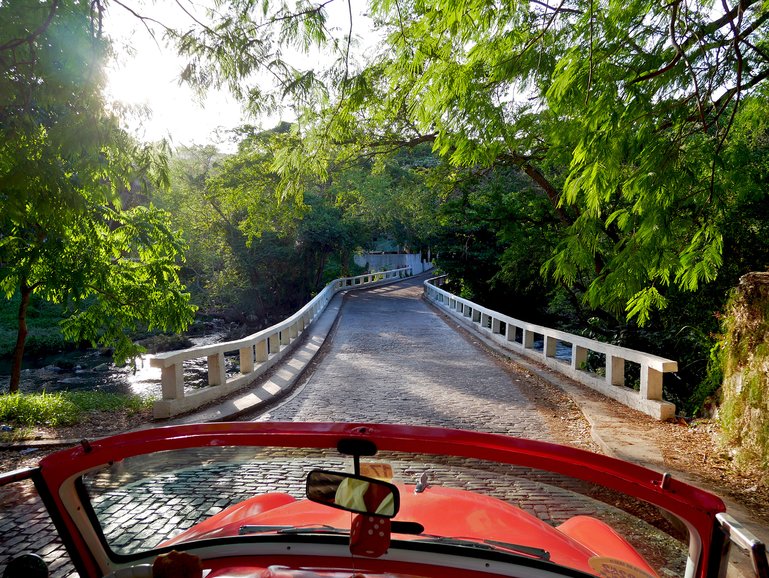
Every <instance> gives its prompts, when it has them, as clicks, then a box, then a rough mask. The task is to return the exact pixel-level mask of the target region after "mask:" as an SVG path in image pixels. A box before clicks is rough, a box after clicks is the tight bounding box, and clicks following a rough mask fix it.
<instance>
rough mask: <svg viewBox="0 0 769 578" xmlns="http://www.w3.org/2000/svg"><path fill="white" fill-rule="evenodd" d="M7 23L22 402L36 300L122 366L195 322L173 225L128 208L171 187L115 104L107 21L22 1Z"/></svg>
mask: <svg viewBox="0 0 769 578" xmlns="http://www.w3.org/2000/svg"><path fill="white" fill-rule="evenodd" d="M0 21H2V22H3V26H2V32H1V33H0V34H1V37H0V95H2V96H0V291H1V292H2V294H3V296H4V297H5V298H6V299H11V298H13V297H14V295H17V294H18V295H19V296H20V300H19V314H18V321H19V326H18V339H17V342H16V347H15V349H14V359H13V361H14V365H13V370H12V375H11V381H10V390H11V391H15V390H16V389H17V388H18V384H19V376H20V370H21V363H22V356H23V352H24V344H25V339H26V335H27V327H26V315H27V310H28V307H29V304H30V300H31V296H32V295H33V294H34V295H37V296H38V297H40V298H42V299H45V300H47V301H51V302H55V303H59V304H62V306H63V307H64V308H66V310H67V313H66V317H65V320H64V322H63V325H62V331H63V333H64V334H65V335H66V336H67V337H69V338H70V339H72V340H76V341H81V340H82V341H88V342H91V343H93V344H94V345H95V344H102V345H106V346H111V347H114V348H115V357H116V358H117V360H118V361H124V360H125V359H126V358H128V357H130V356H132V355H133V354H135V353H136V352H137V351H138V348H137V346H135V345H134V343H133V342H132V340H131V339H130V334H129V333H128V331H129V330H132V329H136V328H137V327H139V326H147V325H149V326H157V327H161V328H167V329H181V328H183V327H185V326H186V325H187V323H189V321H190V320H191V317H192V310H191V309H190V306H189V304H188V295H187V294H186V293H184V288H183V286H182V285H181V283H180V282H179V279H178V274H177V270H178V259H179V258H180V256H181V251H182V245H181V243H180V240H179V238H178V236H177V235H176V234H175V233H174V232H173V231H171V229H170V228H169V223H168V219H167V215H166V214H165V213H163V212H162V211H159V210H157V209H155V208H153V207H152V206H135V207H131V208H124V207H123V198H121V196H125V195H126V194H127V193H128V192H129V191H130V190H131V189H132V188H134V187H138V186H141V185H142V184H144V183H148V182H152V181H155V182H156V184H158V183H160V182H162V180H163V179H162V162H160V163H159V162H158V160H159V159H158V158H157V156H156V155H155V154H154V149H153V148H151V147H147V146H144V145H141V146H140V145H137V144H136V143H135V142H133V141H132V140H131V139H130V138H129V137H128V135H127V134H126V133H125V132H124V131H123V130H122V129H121V128H120V125H119V119H118V118H117V117H116V116H115V115H114V114H113V113H111V112H110V111H109V110H108V108H107V105H106V103H105V101H104V98H103V96H102V88H103V81H104V77H103V65H104V62H105V58H106V57H107V56H108V55H109V50H110V47H109V44H108V43H107V42H106V41H105V40H104V38H103V37H102V34H101V29H100V15H99V13H98V11H94V10H92V7H91V5H90V4H88V3H81V2H77V1H63V2H53V3H50V4H41V3H39V2H26V1H22V2H14V3H4V4H2V5H0ZM158 166H159V168H160V169H161V172H160V173H157V172H156V171H155V168H156V167H158ZM158 176H160V178H159V179H158Z"/></svg>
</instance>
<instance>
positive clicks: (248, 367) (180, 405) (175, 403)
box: [150, 267, 411, 418]
mask: <svg viewBox="0 0 769 578" xmlns="http://www.w3.org/2000/svg"><path fill="white" fill-rule="evenodd" d="M409 275H411V268H410V267H403V268H400V269H394V270H392V271H382V272H378V273H367V274H365V275H359V276H357V277H342V278H340V279H335V280H334V281H332V282H331V283H329V284H328V285H326V287H325V288H324V289H323V290H322V291H321V292H320V293H318V295H316V296H315V298H314V299H313V300H312V301H310V302H309V303H308V304H307V305H305V306H304V307H302V308H301V309H300V310H299V311H297V312H296V313H294V314H293V315H292V316H291V317H289V318H288V319H286V320H284V321H282V322H281V323H278V324H276V325H273V326H272V327H268V328H267V329H263V330H262V331H259V332H257V333H254V334H253V335H249V336H248V337H244V338H243V339H238V340H236V341H227V342H225V343H216V344H212V345H201V346H199V347H192V348H190V349H183V350H180V351H169V352H167V353H159V354H157V355H154V356H153V357H152V358H150V365H151V366H152V367H159V368H161V388H162V394H163V398H162V399H160V400H158V401H156V402H155V405H154V408H153V413H154V416H155V418H167V417H171V416H173V415H177V414H180V413H184V412H187V411H190V410H193V409H196V408H198V407H200V406H202V405H204V404H206V403H209V402H211V401H214V400H216V399H219V398H221V397H224V396H227V395H229V394H231V393H233V392H235V391H237V390H239V389H241V388H243V387H246V386H248V385H250V384H251V383H253V382H254V381H255V380H256V379H257V378H258V377H260V376H261V375H262V374H264V373H265V372H266V371H267V370H268V369H270V368H271V367H273V366H274V365H275V364H276V363H277V362H278V361H280V359H281V358H282V357H284V356H285V355H286V354H287V353H288V352H289V351H291V350H292V349H293V348H294V347H296V345H297V344H298V342H299V341H298V338H299V337H300V336H301V335H302V333H304V331H305V330H306V329H307V328H308V327H309V326H310V324H312V322H313V321H315V320H316V319H317V318H318V317H319V316H320V315H321V313H323V311H324V310H325V309H326V306H327V305H328V304H329V302H330V301H331V299H332V298H333V297H334V295H336V294H337V293H338V292H339V291H344V290H350V289H361V288H364V287H371V286H374V285H379V284H383V283H389V282H392V281H396V280H398V279H401V278H403V277H407V276H409ZM234 352H237V353H238V355H239V356H240V372H239V373H238V374H237V375H234V376H231V377H227V373H226V370H225V362H224V358H225V355H226V354H227V353H234ZM200 358H206V360H207V367H208V385H209V386H213V387H204V388H201V389H197V390H194V391H185V388H184V362H185V361H187V360H191V359H200Z"/></svg>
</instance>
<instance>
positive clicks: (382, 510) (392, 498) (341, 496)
mask: <svg viewBox="0 0 769 578" xmlns="http://www.w3.org/2000/svg"><path fill="white" fill-rule="evenodd" d="M306 495H307V499H308V500H310V501H311V502H316V503H318V504H323V505H325V506H330V507H332V508H338V509H340V510H345V511H347V512H355V513H356V514H368V515H371V516H379V517H381V518H393V517H395V515H396V514H397V513H398V510H399V509H400V494H399V492H398V488H397V487H396V486H395V485H394V484H391V483H389V482H384V481H382V480H377V479H375V478H369V477H366V476H360V475H356V474H350V473H346V472H330V471H326V470H312V471H311V472H310V473H309V474H307V490H306Z"/></svg>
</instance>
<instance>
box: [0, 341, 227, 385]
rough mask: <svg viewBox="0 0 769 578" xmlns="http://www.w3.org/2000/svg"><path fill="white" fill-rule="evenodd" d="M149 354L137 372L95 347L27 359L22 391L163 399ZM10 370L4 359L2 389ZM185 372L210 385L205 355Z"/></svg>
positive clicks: (187, 364) (187, 376) (191, 382)
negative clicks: (115, 361)
mask: <svg viewBox="0 0 769 578" xmlns="http://www.w3.org/2000/svg"><path fill="white" fill-rule="evenodd" d="M223 336H224V334H223V333H222V332H218V333H212V334H209V335H205V336H201V337H192V338H191V340H192V342H193V343H194V344H195V345H208V344H210V343H217V342H219V341H222V339H223ZM149 357H150V356H149V355H145V356H144V358H138V359H137V360H136V371H134V370H133V369H131V367H130V366H126V367H116V366H115V365H114V364H113V363H112V358H111V357H110V356H105V355H103V354H102V353H100V352H99V351H98V350H93V349H89V350H85V351H73V352H67V353H58V354H55V355H48V356H45V357H37V358H31V359H27V358H25V359H24V366H23V368H22V372H21V386H20V390H21V391H22V392H24V393H33V392H41V391H47V392H54V391H104V392H109V393H132V394H136V395H140V396H142V397H156V398H160V397H161V390H160V369H158V368H155V367H150V363H149ZM236 361H237V358H235V359H232V360H231V359H230V358H227V365H228V368H227V370H228V373H231V372H234V371H235V367H234V363H235V362H236ZM231 366H232V367H231ZM10 371H11V363H10V360H7V359H3V360H0V391H7V388H8V383H9V381H10ZM184 371H185V386H187V387H189V388H195V387H203V386H205V385H206V383H207V369H206V358H205V357H204V358H201V359H193V360H190V361H189V362H185V364H184Z"/></svg>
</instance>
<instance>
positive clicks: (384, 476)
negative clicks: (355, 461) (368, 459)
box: [360, 463, 393, 482]
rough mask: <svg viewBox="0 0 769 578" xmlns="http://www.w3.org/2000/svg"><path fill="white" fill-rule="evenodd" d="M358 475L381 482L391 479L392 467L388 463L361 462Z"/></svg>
mask: <svg viewBox="0 0 769 578" xmlns="http://www.w3.org/2000/svg"><path fill="white" fill-rule="evenodd" d="M360 475H361V476H366V477H367V478H374V479H375V480H382V481H383V482H391V481H392V479H393V467H392V466H391V465H390V464H382V463H374V464H361V465H360Z"/></svg>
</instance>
